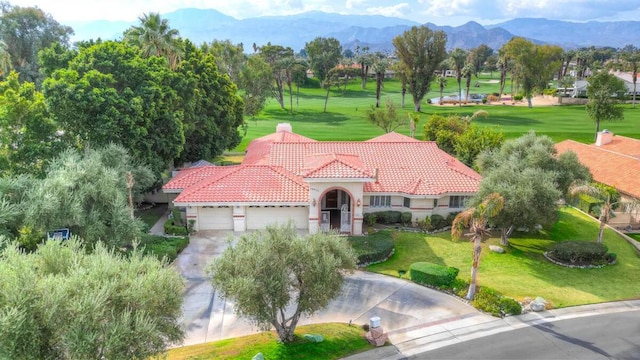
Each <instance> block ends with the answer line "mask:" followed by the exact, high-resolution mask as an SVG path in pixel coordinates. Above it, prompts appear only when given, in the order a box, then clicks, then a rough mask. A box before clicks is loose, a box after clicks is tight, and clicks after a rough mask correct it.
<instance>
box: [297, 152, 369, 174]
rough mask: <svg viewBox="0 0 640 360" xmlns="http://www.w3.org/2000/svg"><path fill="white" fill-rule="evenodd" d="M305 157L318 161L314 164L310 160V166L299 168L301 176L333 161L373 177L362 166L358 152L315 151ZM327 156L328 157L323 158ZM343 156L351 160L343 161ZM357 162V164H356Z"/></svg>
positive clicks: (322, 167)
mask: <svg viewBox="0 0 640 360" xmlns="http://www.w3.org/2000/svg"><path fill="white" fill-rule="evenodd" d="M306 158H313V159H314V160H317V161H319V162H318V163H317V165H316V163H315V162H313V161H312V162H311V164H310V167H309V168H306V169H304V168H303V169H301V175H302V176H303V177H309V176H310V175H312V174H313V173H316V172H319V171H320V170H322V169H325V168H327V167H328V166H329V165H331V164H334V163H339V164H341V165H344V166H346V167H348V168H349V169H352V170H354V171H356V172H359V173H360V174H361V175H363V176H365V177H373V176H374V175H373V174H372V173H371V172H370V171H369V170H368V169H366V168H365V167H364V163H363V162H362V160H361V158H360V155H358V154H346V153H335V152H331V153H316V154H309V155H307V156H306ZM323 158H328V159H326V160H325V159H323ZM344 158H350V159H351V161H345V159H344ZM356 163H357V164H356Z"/></svg>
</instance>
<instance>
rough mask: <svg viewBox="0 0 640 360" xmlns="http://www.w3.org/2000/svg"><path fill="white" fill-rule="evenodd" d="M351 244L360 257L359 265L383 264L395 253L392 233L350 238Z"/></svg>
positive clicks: (385, 232)
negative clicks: (382, 262)
mask: <svg viewBox="0 0 640 360" xmlns="http://www.w3.org/2000/svg"><path fill="white" fill-rule="evenodd" d="M349 244H351V247H352V248H353V250H354V251H355V253H356V255H357V256H358V261H357V262H358V265H364V264H371V263H376V262H381V261H384V260H385V259H387V258H388V257H389V256H391V254H392V253H393V247H394V242H393V237H392V234H391V232H390V231H378V232H377V233H375V234H371V235H367V236H350V237H349Z"/></svg>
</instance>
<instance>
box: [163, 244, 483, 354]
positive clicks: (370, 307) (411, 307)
mask: <svg viewBox="0 0 640 360" xmlns="http://www.w3.org/2000/svg"><path fill="white" fill-rule="evenodd" d="M226 237H227V233H224V232H203V233H201V234H199V235H198V236H194V237H192V238H191V241H190V244H189V246H188V247H187V248H186V249H185V250H184V251H183V252H182V253H181V254H180V256H179V257H178V259H177V260H176V262H175V266H176V268H177V269H178V271H180V273H181V274H182V275H183V276H184V278H185V281H186V291H185V295H184V305H183V316H182V318H181V322H182V324H183V325H184V326H185V328H186V338H185V341H184V343H183V344H184V345H190V344H197V343H204V342H209V341H215V340H220V339H225V338H230V337H236V336H241V335H247V334H252V333H255V332H258V329H257V328H256V327H254V326H252V324H251V323H249V322H248V321H247V320H244V319H239V318H238V317H237V316H235V314H234V313H233V304H232V303H231V302H229V301H227V300H225V299H223V298H221V297H220V296H219V294H217V293H216V291H215V289H213V288H212V287H211V285H210V283H209V280H208V279H207V277H206V276H205V272H204V267H205V265H206V264H207V262H208V261H209V260H210V259H211V258H213V257H215V256H216V255H218V254H220V253H222V251H224V249H225V248H226V247H227V241H226ZM373 316H379V317H380V318H381V319H382V326H383V327H384V328H385V330H387V332H388V334H389V338H390V340H391V341H392V342H393V343H399V342H403V341H406V340H408V339H413V338H414V337H415V336H416V334H417V333H420V332H421V331H422V330H423V328H425V327H433V326H434V325H438V326H446V324H448V323H451V322H455V321H464V322H465V323H466V324H475V323H484V322H486V321H489V320H491V319H493V318H492V317H491V316H487V315H484V314H481V313H480V312H478V311H477V310H476V309H475V308H473V307H472V306H470V305H468V304H466V303H464V302H461V301H459V300H458V299H456V298H454V297H451V296H449V295H445V294H443V293H441V292H438V291H434V290H431V289H428V288H425V287H422V286H418V285H415V284H413V283H411V282H409V281H405V280H401V279H397V278H393V277H389V276H383V275H377V274H372V273H367V272H361V271H356V272H355V273H354V274H353V275H351V276H349V277H348V278H347V279H346V281H345V285H344V288H343V293H342V295H341V296H340V297H339V298H337V299H336V300H334V301H332V302H331V303H330V304H329V306H328V307H327V308H326V309H324V310H323V311H321V312H319V313H317V314H316V315H314V316H313V317H311V318H303V319H301V320H300V324H308V323H316V322H332V321H339V322H349V321H352V322H353V323H354V324H365V323H368V320H369V319H370V318H371V317H373Z"/></svg>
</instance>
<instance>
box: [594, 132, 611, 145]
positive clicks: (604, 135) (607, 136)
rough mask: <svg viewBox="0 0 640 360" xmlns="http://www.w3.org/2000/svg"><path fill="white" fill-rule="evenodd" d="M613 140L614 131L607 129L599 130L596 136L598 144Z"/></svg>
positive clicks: (605, 143)
mask: <svg viewBox="0 0 640 360" xmlns="http://www.w3.org/2000/svg"><path fill="white" fill-rule="evenodd" d="M612 140H613V133H612V132H610V131H609V130H607V129H604V130H602V131H599V132H598V135H597V136H596V146H602V145H607V144H608V143H610V142H611V141H612Z"/></svg>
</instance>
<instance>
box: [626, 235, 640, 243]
mask: <svg viewBox="0 0 640 360" xmlns="http://www.w3.org/2000/svg"><path fill="white" fill-rule="evenodd" d="M627 236H628V237H630V238H632V239H634V240H635V241H638V242H640V234H627Z"/></svg>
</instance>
